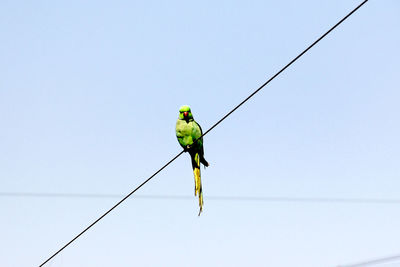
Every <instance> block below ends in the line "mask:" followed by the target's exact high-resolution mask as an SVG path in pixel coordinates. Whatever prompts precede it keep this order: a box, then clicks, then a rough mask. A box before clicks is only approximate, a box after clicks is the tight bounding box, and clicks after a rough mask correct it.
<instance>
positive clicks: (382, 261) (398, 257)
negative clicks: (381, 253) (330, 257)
mask: <svg viewBox="0 0 400 267" xmlns="http://www.w3.org/2000/svg"><path fill="white" fill-rule="evenodd" d="M399 261H400V254H398V255H393V256H390V257H386V258H380V259H373V260H369V261H364V262H359V263H354V264H349V265H339V266H337V267H366V266H373V265H381V264H385V266H386V263H391V262H399Z"/></svg>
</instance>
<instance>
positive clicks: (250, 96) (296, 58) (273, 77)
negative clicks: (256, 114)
mask: <svg viewBox="0 0 400 267" xmlns="http://www.w3.org/2000/svg"><path fill="white" fill-rule="evenodd" d="M366 2H368V0H364V1H363V2H362V3H361V4H359V5H358V6H357V7H356V8H354V9H353V10H352V11H351V12H350V13H348V14H347V15H346V16H345V17H344V18H342V19H341V20H340V21H339V22H338V23H336V24H335V25H334V26H333V27H332V28H330V29H329V30H328V31H327V32H326V33H324V34H323V35H322V36H321V37H319V38H318V39H317V40H316V41H314V42H313V43H312V44H311V45H310V46H308V47H307V48H306V49H305V50H304V51H303V52H301V53H300V54H299V55H298V56H296V57H295V58H294V59H292V61H290V62H289V63H288V64H287V65H286V66H284V67H283V68H282V69H281V70H280V71H278V72H277V73H276V74H275V75H273V76H272V77H271V78H270V79H269V80H267V81H266V82H265V83H264V84H263V85H261V86H260V87H259V88H258V89H257V90H255V91H254V92H253V93H252V94H250V95H249V96H248V97H247V98H246V99H245V100H243V101H242V102H241V103H239V104H238V105H237V106H236V107H235V108H233V109H232V110H231V111H229V112H228V113H227V114H226V115H225V116H224V117H222V119H220V120H219V121H217V122H216V123H215V124H214V125H213V126H212V127H211V128H210V129H208V130H207V131H206V132H205V133H203V134H202V135H201V136H200V137H199V138H198V139H200V138H202V137H203V136H205V135H206V134H208V133H209V132H210V131H211V130H212V129H214V128H215V127H216V126H217V125H218V124H220V123H221V122H222V121H223V120H225V119H226V118H227V117H228V116H229V115H231V114H232V113H233V112H234V111H235V110H237V109H238V108H239V107H240V106H242V105H243V104H244V103H245V102H247V101H248V100H249V99H250V98H252V97H253V96H254V95H255V94H257V93H258V92H259V91H260V90H261V89H262V88H264V87H265V86H266V85H267V84H268V83H270V82H271V81H272V80H273V79H275V78H276V77H277V76H278V75H279V74H281V73H282V72H283V71H284V70H285V69H287V68H288V67H289V66H290V65H292V64H293V63H294V62H295V61H296V60H298V59H299V58H300V57H301V56H303V55H304V54H305V53H306V52H307V51H308V50H310V49H311V48H312V47H313V46H314V45H316V44H317V43H318V42H319V41H321V40H322V39H323V38H324V37H325V36H326V35H328V34H329V33H330V32H331V31H332V30H334V29H335V28H336V27H337V26H339V25H340V24H341V23H342V22H343V21H345V20H346V19H347V18H348V17H350V16H351V15H352V14H353V13H354V12H356V11H357V10H358V9H359V8H360V7H361V6H363V5H364V4H365V3H366ZM198 139H196V140H194V142H196V141H197V140H198ZM184 152H185V150H183V151H181V152H180V153H178V154H177V155H176V156H175V157H173V158H172V159H171V160H170V161H168V162H167V163H166V164H165V165H164V166H163V167H161V168H160V169H159V170H158V171H156V172H155V173H154V174H153V175H151V176H150V177H149V178H147V179H146V180H145V181H144V182H143V183H142V184H140V185H139V186H138V187H137V188H135V189H134V190H133V191H132V192H130V193H129V194H128V195H126V196H125V197H124V198H123V199H121V200H120V201H119V202H118V203H117V204H115V205H114V206H113V207H112V208H111V209H109V210H108V211H107V212H105V213H104V214H103V215H101V216H100V217H99V218H98V219H97V220H95V221H94V222H93V223H92V224H90V225H89V226H88V227H86V228H85V229H84V230H83V231H82V232H80V233H79V234H78V235H77V236H75V237H74V238H73V239H72V240H71V241H69V242H68V243H67V244H65V245H64V246H63V247H62V248H60V249H59V250H58V251H57V252H55V253H54V254H53V255H51V256H50V257H49V258H48V259H46V260H45V261H44V262H43V263H42V264H40V265H39V267H41V266H43V265H45V264H46V263H47V262H48V261H49V260H51V259H52V258H54V257H55V256H56V255H57V254H58V253H60V252H61V251H62V250H63V249H65V248H66V247H67V246H69V245H70V244H71V243H72V242H74V241H75V240H76V239H78V238H79V237H80V236H81V235H82V234H84V233H85V232H86V231H87V230H89V229H90V228H91V227H92V226H93V225H95V224H96V223H97V222H98V221H100V220H101V219H103V218H104V217H105V216H106V215H107V214H108V213H110V212H111V211H112V210H113V209H115V208H116V207H117V206H119V205H120V204H121V203H122V202H124V201H125V200H126V199H127V198H129V197H130V196H131V195H132V194H133V193H135V192H136V191H137V190H138V189H139V188H141V187H142V186H143V185H144V184H146V183H147V182H148V181H150V180H151V179H152V178H153V177H154V176H156V175H157V174H158V173H159V172H160V171H162V170H163V169H164V168H165V167H167V166H168V165H169V164H171V163H172V162H173V161H174V160H176V159H177V158H178V157H179V156H181V155H182V154H183V153H184Z"/></svg>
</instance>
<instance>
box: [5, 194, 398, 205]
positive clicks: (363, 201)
mask: <svg viewBox="0 0 400 267" xmlns="http://www.w3.org/2000/svg"><path fill="white" fill-rule="evenodd" d="M123 196H124V195H120V194H87V193H26V192H0V197H51V198H121V197H123ZM136 198H143V199H163V200H192V199H193V197H192V196H183V195H136ZM207 199H208V200H216V201H248V202H303V203H346V204H400V199H396V198H338V197H285V196H276V197H272V196H270V197H266V196H256V197H253V196H207Z"/></svg>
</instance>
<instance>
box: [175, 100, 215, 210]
mask: <svg viewBox="0 0 400 267" xmlns="http://www.w3.org/2000/svg"><path fill="white" fill-rule="evenodd" d="M175 131H176V137H177V138H178V142H179V144H180V145H181V146H182V147H183V148H184V149H185V150H187V152H189V155H190V158H191V160H192V167H193V173H194V183H195V187H194V195H195V196H197V195H198V197H199V207H200V211H199V216H200V213H201V212H202V210H203V189H202V186H201V176H200V163H202V164H203V165H204V166H205V167H208V166H209V164H208V162H207V161H206V160H205V158H204V148H203V138H200V139H199V140H197V139H198V138H199V137H200V136H202V134H203V132H202V130H201V127H200V125H199V124H198V123H197V122H196V121H195V120H194V119H193V115H192V112H191V110H190V107H189V106H182V107H181V108H180V109H179V117H178V120H177V122H176V128H175ZM195 140H197V141H196V143H195V144H193V141H195Z"/></svg>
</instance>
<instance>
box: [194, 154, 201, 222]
mask: <svg viewBox="0 0 400 267" xmlns="http://www.w3.org/2000/svg"><path fill="white" fill-rule="evenodd" d="M194 159H195V162H196V165H197V166H195V167H194V169H193V173H194V185H195V186H194V195H195V196H198V197H199V207H200V210H199V216H200V213H201V212H202V211H203V189H202V186H201V175H200V156H199V154H198V153H196V154H195V156H194Z"/></svg>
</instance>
